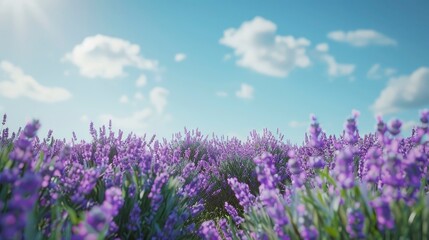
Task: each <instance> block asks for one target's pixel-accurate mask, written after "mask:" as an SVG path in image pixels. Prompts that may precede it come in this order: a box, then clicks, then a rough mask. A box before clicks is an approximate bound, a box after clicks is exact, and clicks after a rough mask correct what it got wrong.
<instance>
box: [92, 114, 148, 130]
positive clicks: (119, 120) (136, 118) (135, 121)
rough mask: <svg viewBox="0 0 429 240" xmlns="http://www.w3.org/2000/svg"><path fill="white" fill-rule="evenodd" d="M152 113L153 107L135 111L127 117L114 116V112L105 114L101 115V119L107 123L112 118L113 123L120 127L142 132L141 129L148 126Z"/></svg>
mask: <svg viewBox="0 0 429 240" xmlns="http://www.w3.org/2000/svg"><path fill="white" fill-rule="evenodd" d="M152 115H153V111H152V109H150V108H144V109H142V110H140V111H136V112H134V113H133V114H132V115H131V116H127V117H118V116H113V115H112V114H103V115H101V116H100V120H101V121H102V122H103V123H106V122H108V121H109V120H112V123H113V124H114V125H115V126H116V127H118V128H120V129H127V130H133V131H136V132H141V130H144V129H146V128H147V126H148V121H149V120H150V117H151V116H152Z"/></svg>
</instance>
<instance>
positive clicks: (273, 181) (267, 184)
mask: <svg viewBox="0 0 429 240" xmlns="http://www.w3.org/2000/svg"><path fill="white" fill-rule="evenodd" d="M253 161H254V162H255V163H256V174H257V178H258V181H259V183H260V184H261V185H260V186H259V188H260V189H267V190H268V189H275V188H276V186H277V183H278V181H279V176H278V175H277V170H276V166H275V165H274V158H273V156H272V155H271V154H270V153H263V154H261V155H260V156H258V157H255V158H254V159H253Z"/></svg>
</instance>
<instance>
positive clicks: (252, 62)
mask: <svg viewBox="0 0 429 240" xmlns="http://www.w3.org/2000/svg"><path fill="white" fill-rule="evenodd" d="M276 31H277V26H276V24H274V23H273V22H271V21H268V20H266V19H264V18H262V17H255V18H254V19H252V20H250V21H247V22H244V23H242V24H241V26H240V27H239V28H238V29H236V28H229V29H227V30H225V31H224V35H223V37H222V38H221V39H220V43H221V44H223V45H225V46H228V47H230V48H232V49H234V54H235V56H236V57H237V58H238V60H237V64H238V65H239V66H241V67H244V68H248V69H251V70H253V71H256V72H258V73H261V74H265V75H268V76H273V77H286V76H287V75H288V74H289V72H291V71H292V70H293V69H295V68H306V67H308V66H309V65H310V59H309V57H308V56H307V54H306V48H307V47H308V46H309V45H310V41H309V40H307V39H305V38H295V37H293V36H280V35H276Z"/></svg>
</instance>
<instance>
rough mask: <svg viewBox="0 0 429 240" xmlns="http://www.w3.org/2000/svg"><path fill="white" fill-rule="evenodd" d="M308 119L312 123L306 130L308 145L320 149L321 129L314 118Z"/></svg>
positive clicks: (321, 143)
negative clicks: (308, 133) (308, 136)
mask: <svg viewBox="0 0 429 240" xmlns="http://www.w3.org/2000/svg"><path fill="white" fill-rule="evenodd" d="M310 119H311V121H312V123H311V125H310V128H309V130H308V131H309V132H310V145H311V146H312V147H314V148H320V147H322V146H323V141H322V140H321V139H320V134H321V133H322V128H320V126H319V123H318V122H317V118H316V116H314V115H311V116H310Z"/></svg>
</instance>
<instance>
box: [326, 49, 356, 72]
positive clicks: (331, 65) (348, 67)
mask: <svg viewBox="0 0 429 240" xmlns="http://www.w3.org/2000/svg"><path fill="white" fill-rule="evenodd" d="M322 60H323V61H324V62H325V63H326V64H328V74H329V76H331V77H342V76H350V75H351V74H352V73H353V72H354V71H355V68H356V66H355V65H354V64H345V63H338V62H337V61H336V60H335V58H334V57H333V56H332V55H329V54H324V55H322Z"/></svg>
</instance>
